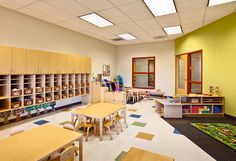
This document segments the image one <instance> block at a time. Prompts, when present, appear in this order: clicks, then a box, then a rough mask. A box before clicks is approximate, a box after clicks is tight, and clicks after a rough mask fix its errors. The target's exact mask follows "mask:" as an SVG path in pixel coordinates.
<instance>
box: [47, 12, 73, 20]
mask: <svg viewBox="0 0 236 161" xmlns="http://www.w3.org/2000/svg"><path fill="white" fill-rule="evenodd" d="M49 16H50V17H52V18H55V20H56V21H63V20H68V19H72V18H74V17H75V16H72V15H71V14H68V13H67V12H65V11H63V10H60V11H58V12H54V13H51V14H50V15H49Z"/></svg>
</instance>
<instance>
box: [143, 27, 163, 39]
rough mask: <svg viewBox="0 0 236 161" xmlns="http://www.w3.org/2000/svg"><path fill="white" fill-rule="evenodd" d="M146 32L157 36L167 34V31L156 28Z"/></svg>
mask: <svg viewBox="0 0 236 161" xmlns="http://www.w3.org/2000/svg"><path fill="white" fill-rule="evenodd" d="M146 32H147V33H148V34H149V35H150V36H151V37H157V36H166V33H165V32H164V31H163V29H161V28H160V29H155V30H146Z"/></svg>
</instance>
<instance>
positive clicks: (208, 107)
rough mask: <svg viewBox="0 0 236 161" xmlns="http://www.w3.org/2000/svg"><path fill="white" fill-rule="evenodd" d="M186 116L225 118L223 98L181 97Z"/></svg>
mask: <svg viewBox="0 0 236 161" xmlns="http://www.w3.org/2000/svg"><path fill="white" fill-rule="evenodd" d="M180 103H181V104H182V110H183V115H184V116H190V117H191V116H194V117H195V116H224V97H223V96H202V95H201V96H199V95H197V96H180Z"/></svg>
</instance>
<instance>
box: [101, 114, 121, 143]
mask: <svg viewBox="0 0 236 161" xmlns="http://www.w3.org/2000/svg"><path fill="white" fill-rule="evenodd" d="M115 117H116V114H112V116H111V117H110V118H109V120H105V121H104V123H103V127H104V128H105V129H107V130H108V131H109V134H110V138H111V140H112V139H113V137H112V131H111V127H112V126H115V129H116V131H117V134H118V135H119V131H118V129H117V127H116V122H115Z"/></svg>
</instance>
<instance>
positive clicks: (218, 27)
mask: <svg viewBox="0 0 236 161" xmlns="http://www.w3.org/2000/svg"><path fill="white" fill-rule="evenodd" d="M200 49H202V50H203V92H204V93H209V86H210V85H213V86H219V87H220V91H221V94H222V95H223V96H225V113H226V114H229V115H231V116H236V13H232V14H231V15H229V16H226V17H224V18H222V19H220V20H218V21H215V22H213V23H211V24H209V25H207V26H204V27H202V28H200V29H198V30H195V31H193V32H191V33H189V34H187V35H184V36H182V37H180V38H178V39H176V40H175V52H176V54H183V53H186V52H191V51H195V50H200Z"/></svg>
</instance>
